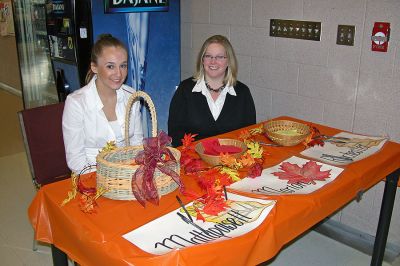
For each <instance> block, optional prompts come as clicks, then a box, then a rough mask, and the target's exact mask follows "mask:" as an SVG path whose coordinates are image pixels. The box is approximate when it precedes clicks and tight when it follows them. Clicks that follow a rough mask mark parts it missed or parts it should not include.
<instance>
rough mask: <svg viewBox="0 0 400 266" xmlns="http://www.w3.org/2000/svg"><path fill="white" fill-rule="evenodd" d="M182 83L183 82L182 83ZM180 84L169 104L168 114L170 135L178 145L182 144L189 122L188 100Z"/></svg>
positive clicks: (173, 144)
mask: <svg viewBox="0 0 400 266" xmlns="http://www.w3.org/2000/svg"><path fill="white" fill-rule="evenodd" d="M181 85H182V84H181ZM181 85H179V87H178V89H177V90H176V91H175V94H174V96H173V97H172V100H171V104H170V105H169V116H168V135H169V136H170V137H171V138H172V146H173V147H178V146H180V145H182V142H181V139H182V138H183V136H184V134H185V133H186V132H185V128H186V127H185V124H186V123H187V116H186V114H187V111H186V110H187V108H186V104H187V102H186V101H187V100H186V99H185V95H184V89H185V88H184V87H182V86H181Z"/></svg>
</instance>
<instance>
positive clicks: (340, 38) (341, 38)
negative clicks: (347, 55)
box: [336, 25, 356, 46]
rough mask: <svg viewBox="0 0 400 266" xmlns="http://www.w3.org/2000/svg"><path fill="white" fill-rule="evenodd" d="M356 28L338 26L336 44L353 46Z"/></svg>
mask: <svg viewBox="0 0 400 266" xmlns="http://www.w3.org/2000/svg"><path fill="white" fill-rule="evenodd" d="M355 34H356V26H353V25H338V31H337V38H336V44H338V45H349V46H354V36H355Z"/></svg>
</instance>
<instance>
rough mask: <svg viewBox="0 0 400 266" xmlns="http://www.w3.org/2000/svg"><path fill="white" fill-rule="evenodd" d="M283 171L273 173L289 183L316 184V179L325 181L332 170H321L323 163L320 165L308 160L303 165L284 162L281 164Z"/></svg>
mask: <svg viewBox="0 0 400 266" xmlns="http://www.w3.org/2000/svg"><path fill="white" fill-rule="evenodd" d="M280 170H282V172H274V173H272V174H273V175H274V176H277V177H278V178H279V179H283V180H287V181H288V184H295V183H300V182H301V183H307V184H308V183H311V184H313V185H315V184H316V182H315V181H325V179H327V178H329V177H330V172H331V170H327V171H321V165H318V164H317V163H316V162H315V161H308V162H307V163H305V164H304V165H302V166H299V165H297V164H292V163H289V162H284V163H282V164H281V165H280Z"/></svg>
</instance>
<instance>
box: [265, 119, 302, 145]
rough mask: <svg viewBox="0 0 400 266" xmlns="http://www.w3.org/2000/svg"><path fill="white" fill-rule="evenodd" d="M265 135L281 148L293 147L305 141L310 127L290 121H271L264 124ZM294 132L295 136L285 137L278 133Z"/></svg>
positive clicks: (285, 135)
mask: <svg viewBox="0 0 400 266" xmlns="http://www.w3.org/2000/svg"><path fill="white" fill-rule="evenodd" d="M264 128H265V132H266V135H267V136H268V137H269V138H270V139H271V140H272V141H273V142H275V143H277V144H279V145H282V146H294V145H297V144H299V143H300V142H302V141H303V140H305V138H306V137H307V136H308V135H309V134H310V127H309V126H307V125H305V124H302V123H298V122H294V121H290V120H271V121H268V122H267V123H265V124H264ZM288 130H295V131H296V132H297V134H295V135H287V134H282V133H279V132H280V131H288Z"/></svg>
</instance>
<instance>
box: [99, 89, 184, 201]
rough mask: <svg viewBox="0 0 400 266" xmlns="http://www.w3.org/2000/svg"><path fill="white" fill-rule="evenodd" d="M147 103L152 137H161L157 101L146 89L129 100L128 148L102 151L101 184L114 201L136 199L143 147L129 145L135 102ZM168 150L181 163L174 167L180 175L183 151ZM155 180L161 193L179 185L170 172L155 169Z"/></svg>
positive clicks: (100, 159)
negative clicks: (135, 185)
mask: <svg viewBox="0 0 400 266" xmlns="http://www.w3.org/2000/svg"><path fill="white" fill-rule="evenodd" d="M139 97H141V98H143V99H144V100H145V102H146V103H147V105H148V107H149V110H150V114H151V125H152V136H153V137H156V136H157V116H156V111H155V107H154V104H153V101H152V100H151V98H150V96H149V95H148V94H146V93H144V92H142V91H137V92H135V93H133V94H132V95H131V97H130V98H129V100H128V103H127V107H126V115H125V144H126V147H123V148H116V149H114V150H112V151H104V152H100V153H99V154H98V155H97V158H96V161H97V178H96V179H97V187H103V188H105V190H106V192H105V193H104V194H103V195H102V196H104V197H106V198H110V199H114V200H135V196H134V195H133V193H132V187H131V182H132V175H133V174H134V173H135V172H136V170H137V169H138V168H139V165H132V162H133V159H134V158H135V156H136V155H137V154H138V153H139V152H140V151H142V150H143V146H129V120H130V119H129V117H130V114H131V108H132V105H133V103H134V102H135V101H136V100H137V99H138V98H139ZM168 149H169V150H170V151H171V153H172V154H173V155H174V157H175V159H176V161H177V164H176V166H175V167H174V168H173V169H171V170H173V171H175V172H176V173H177V174H178V175H179V173H180V165H179V160H180V156H181V153H180V151H178V150H177V149H174V148H170V147H168ZM154 182H155V185H156V187H157V190H158V195H159V196H162V195H166V194H168V193H170V192H172V191H174V190H176V189H177V188H178V184H177V183H176V182H175V181H174V180H173V179H172V178H171V177H170V176H168V175H165V174H163V173H161V172H160V171H158V170H157V169H156V170H155V172H154Z"/></svg>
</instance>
